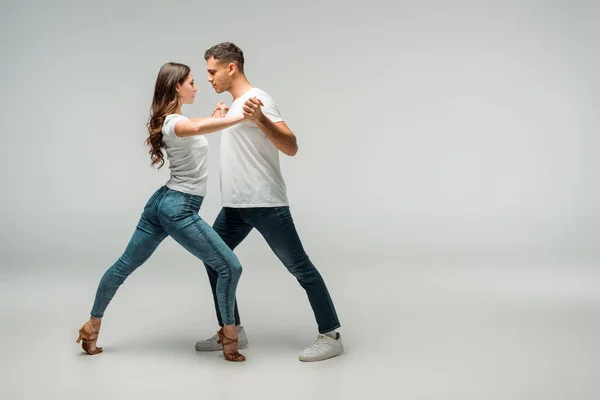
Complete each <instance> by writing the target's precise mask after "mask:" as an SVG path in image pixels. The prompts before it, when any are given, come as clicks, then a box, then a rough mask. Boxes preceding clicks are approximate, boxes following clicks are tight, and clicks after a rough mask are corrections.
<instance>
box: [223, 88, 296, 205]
mask: <svg viewBox="0 0 600 400" xmlns="http://www.w3.org/2000/svg"><path fill="white" fill-rule="evenodd" d="M255 96H256V97H257V98H258V99H260V100H261V101H262V102H263V104H264V105H263V106H262V112H263V114H264V115H265V116H267V117H268V118H269V119H270V120H271V121H272V122H280V121H283V119H282V118H281V115H280V114H279V109H278V108H277V105H276V104H275V102H274V101H273V99H272V98H271V97H270V96H269V95H268V94H266V93H265V92H263V91H262V90H260V89H258V88H252V89H250V90H249V91H247V92H246V93H244V94H243V95H242V96H241V97H238V98H237V99H235V100H234V101H233V103H232V104H231V107H229V111H228V112H227V116H230V117H231V116H237V115H242V114H243V110H242V107H243V105H244V103H245V102H246V100H247V99H249V98H250V97H255ZM220 176H221V201H222V203H223V207H234V208H249V207H280V206H287V205H288V198H287V191H286V186H285V182H284V180H283V176H282V175H281V169H280V167H279V150H278V149H277V147H275V145H274V144H273V143H272V142H271V141H270V140H269V138H267V136H266V135H265V134H264V133H263V131H261V130H260V128H259V127H258V126H256V124H254V123H253V122H251V121H244V122H242V123H239V124H237V125H234V126H232V127H230V128H227V129H224V130H223V131H222V134H221V168H220Z"/></svg>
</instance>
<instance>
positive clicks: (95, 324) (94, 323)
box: [89, 317, 102, 332]
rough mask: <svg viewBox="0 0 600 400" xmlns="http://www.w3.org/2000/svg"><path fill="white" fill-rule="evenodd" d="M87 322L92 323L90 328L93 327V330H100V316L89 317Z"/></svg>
mask: <svg viewBox="0 0 600 400" xmlns="http://www.w3.org/2000/svg"><path fill="white" fill-rule="evenodd" d="M89 323H90V325H92V328H94V332H98V331H99V330H100V325H102V318H95V317H90V320H89Z"/></svg>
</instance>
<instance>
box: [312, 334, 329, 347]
mask: <svg viewBox="0 0 600 400" xmlns="http://www.w3.org/2000/svg"><path fill="white" fill-rule="evenodd" d="M326 341H327V336H325V335H319V336H318V337H317V341H316V342H314V343H313V344H311V345H310V347H309V349H310V350H316V349H318V348H319V347H321V346H322V345H323V344H324V343H325V342H326Z"/></svg>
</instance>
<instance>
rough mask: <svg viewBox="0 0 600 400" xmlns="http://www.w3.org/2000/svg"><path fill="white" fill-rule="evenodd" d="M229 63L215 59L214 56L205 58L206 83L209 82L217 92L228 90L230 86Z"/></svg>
mask: <svg viewBox="0 0 600 400" xmlns="http://www.w3.org/2000/svg"><path fill="white" fill-rule="evenodd" d="M229 65H230V64H226V63H222V62H221V61H219V60H215V59H214V57H211V58H209V59H208V60H206V71H207V72H208V83H210V84H211V85H212V87H213V89H214V90H215V92H217V93H223V92H226V91H227V90H229V88H230V86H231V79H232V78H231V75H232V73H233V69H232V67H230V66H229Z"/></svg>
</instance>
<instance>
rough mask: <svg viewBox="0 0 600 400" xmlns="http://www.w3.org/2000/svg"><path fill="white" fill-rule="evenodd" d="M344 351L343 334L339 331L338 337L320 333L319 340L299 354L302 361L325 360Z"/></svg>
mask: <svg viewBox="0 0 600 400" xmlns="http://www.w3.org/2000/svg"><path fill="white" fill-rule="evenodd" d="M343 352H344V345H343V344H342V335H340V334H339V332H337V339H334V338H331V337H329V336H327V335H319V336H318V337H317V341H316V342H314V343H313V344H312V345H311V346H310V347H309V348H307V349H306V350H304V351H303V352H302V353H300V355H299V356H298V359H299V360H300V361H323V360H327V359H328V358H331V357H335V356H337V355H339V354H342V353H343Z"/></svg>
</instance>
